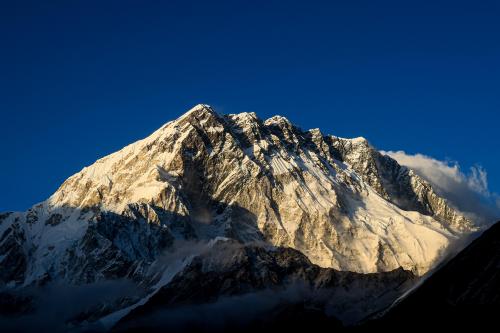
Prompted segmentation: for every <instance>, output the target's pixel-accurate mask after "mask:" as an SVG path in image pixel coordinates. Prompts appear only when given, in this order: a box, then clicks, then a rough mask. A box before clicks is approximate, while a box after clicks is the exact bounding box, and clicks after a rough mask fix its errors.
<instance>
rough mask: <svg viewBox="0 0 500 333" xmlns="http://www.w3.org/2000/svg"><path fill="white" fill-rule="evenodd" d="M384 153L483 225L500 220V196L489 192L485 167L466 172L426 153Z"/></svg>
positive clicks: (457, 165) (456, 164) (473, 168)
mask: <svg viewBox="0 0 500 333" xmlns="http://www.w3.org/2000/svg"><path fill="white" fill-rule="evenodd" d="M382 153H383V154H386V155H389V156H390V157H392V158H394V159H395V160H396V161H398V163H399V164H401V165H404V166H406V167H408V168H410V169H413V170H414V171H415V172H416V173H417V174H418V175H419V176H420V177H422V178H423V179H425V180H427V181H428V182H429V183H431V185H432V186H433V188H434V190H435V191H436V192H437V193H438V194H439V195H441V196H443V197H444V198H446V199H447V200H448V201H449V202H450V203H451V204H452V205H453V206H454V207H455V208H457V209H458V210H460V211H461V212H463V213H468V214H469V216H471V217H472V218H474V219H476V220H479V222H482V221H488V222H493V221H494V220H495V219H498V217H500V196H499V195H498V194H496V193H492V192H490V190H489V189H488V175H487V173H486V170H484V169H483V168H482V167H481V166H474V167H471V168H470V170H469V172H468V173H464V172H463V171H462V170H461V169H460V166H459V164H458V163H457V162H444V161H439V160H436V159H435V158H432V157H429V156H426V155H422V154H415V155H409V154H406V153H405V152H404V151H387V152H382Z"/></svg>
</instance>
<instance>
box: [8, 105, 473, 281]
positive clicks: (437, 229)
mask: <svg viewBox="0 0 500 333" xmlns="http://www.w3.org/2000/svg"><path fill="white" fill-rule="evenodd" d="M472 230H474V225H473V223H472V222H471V221H469V220H467V219H466V218H464V217H463V216H462V215H460V214H459V213H457V212H456V211H454V210H453V209H452V208H451V207H450V206H448V205H447V203H446V201H445V199H443V198H440V197H438V196H437V195H436V194H435V192H434V191H433V190H432V188H431V186H430V185H429V184H428V183H427V182H425V181H423V180H422V179H421V178H419V177H418V176H417V175H415V174H414V173H413V171H411V170H409V169H407V168H404V167H401V166H400V165H398V163H397V162H396V161H394V160H393V159H391V158H390V157H387V156H383V155H381V154H380V153H379V152H377V151H376V150H375V149H374V148H373V147H372V146H370V144H369V143H368V142H367V141H366V140H365V139H363V138H357V139H342V138H338V137H335V136H330V135H323V134H322V133H321V132H320V131H319V130H310V131H303V130H301V129H299V128H297V127H296V126H294V125H292V124H291V123H290V122H289V121H288V120H287V119H285V118H283V117H280V116H275V117H272V118H270V119H267V120H265V121H262V120H260V119H259V118H257V116H256V115H255V114H253V113H242V114H235V115H219V114H217V113H216V112H215V111H214V110H212V109H211V108H210V107H209V106H206V105H198V106H196V107H194V108H193V109H191V110H190V111H189V112H187V113H186V114H185V115H183V116H182V117H180V118H179V119H177V120H175V121H172V122H169V123H167V124H165V125H164V126H162V127H161V128H160V129H158V130H157V131H156V132H154V133H153V134H152V135H151V136H149V137H147V138H145V139H144V140H141V141H138V142H136V143H133V144H131V145H129V146H127V147H125V148H123V149H122V150H120V151H118V152H116V153H114V154H111V155H109V156H107V157H104V158H102V159H100V160H98V161H97V162H95V163H94V164H93V165H91V166H89V167H86V168H84V169H83V170H82V171H80V172H79V173H77V174H75V175H73V176H71V177H70V178H68V179H67V180H66V181H65V182H64V183H63V184H62V185H61V187H60V188H59V189H58V190H57V191H56V192H55V193H54V194H53V195H52V196H51V197H50V198H49V199H47V200H46V201H44V202H42V203H40V204H38V205H35V206H33V207H32V208H31V209H29V210H28V211H27V212H16V213H7V214H2V215H1V216H0V265H1V267H2V270H1V275H0V279H1V281H2V283H4V284H6V285H8V286H19V285H30V284H40V283H42V284H43V283H44V282H46V281H51V280H58V279H62V280H66V281H72V282H77V283H88V282H94V281H99V280H102V279H109V278H121V277H127V278H133V277H141V276H142V274H143V273H142V272H143V271H145V270H146V269H147V267H149V265H151V263H153V262H154V261H155V260H156V259H157V257H158V255H159V254H160V253H162V252H164V251H166V250H171V249H172V248H175V242H177V241H180V240H182V241H186V240H197V241H206V240H209V239H213V238H215V237H218V236H223V237H227V238H231V239H235V240H237V241H239V242H242V243H247V242H255V241H259V242H265V243H268V244H272V245H274V246H280V247H290V248H293V249H296V250H298V251H300V252H302V253H304V254H305V255H306V256H307V258H308V259H309V260H311V261H312V263H314V264H317V265H319V266H321V267H330V268H334V269H337V270H344V271H353V272H360V273H372V272H384V271H391V270H394V269H397V268H399V267H402V268H404V269H406V270H412V271H413V272H415V273H416V274H423V273H425V272H426V271H427V270H428V269H429V268H430V267H432V265H434V264H435V263H436V262H437V261H438V260H439V259H440V256H441V254H442V252H443V251H444V250H445V249H446V248H447V247H448V246H449V245H450V244H451V243H452V242H454V240H456V239H458V238H459V237H460V236H461V235H462V234H464V233H467V232H469V231H472Z"/></svg>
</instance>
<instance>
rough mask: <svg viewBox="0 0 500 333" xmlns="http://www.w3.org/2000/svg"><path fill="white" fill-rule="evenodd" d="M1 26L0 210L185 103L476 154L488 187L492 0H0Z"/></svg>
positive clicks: (495, 114) (498, 33)
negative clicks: (279, 115)
mask: <svg viewBox="0 0 500 333" xmlns="http://www.w3.org/2000/svg"><path fill="white" fill-rule="evenodd" d="M424 2H425V3H424ZM0 36H1V39H0V43H1V44H0V70H1V71H0V112H1V118H0V119H1V131H0V149H1V156H2V159H1V163H0V186H1V190H0V211H3V210H15V209H16V210H21V209H23V210H24V209H26V208H27V207H29V206H31V205H32V204H34V203H36V202H38V201H41V200H43V199H45V198H46V197H48V196H49V195H50V194H51V193H52V192H53V191H55V190H56V189H57V187H58V186H59V185H60V184H61V183H62V181H64V179H66V178H67V177H69V176H70V175H71V174H73V173H75V172H77V171H79V170H80V169H81V168H82V167H84V166H86V165H89V164H91V163H93V162H94V161H95V160H96V159H97V158H99V157H102V156H104V155H107V154H108V153H111V152H113V151H115V150H117V149H119V148H121V147H123V146H125V145H127V144H129V143H131V142H133V141H135V140H137V139H140V138H142V137H145V136H147V135H148V134H149V133H150V132H152V131H154V130H155V129H156V128H158V127H160V126H161V125H162V124H163V123H165V122H167V121H169V120H171V119H173V118H176V117H177V116H179V115H180V114H182V113H183V112H184V111H186V110H187V109H188V108H190V107H191V106H193V105H195V104H197V103H207V104H211V105H212V106H214V107H215V108H216V109H217V110H218V111H219V112H221V113H236V112H242V111H255V112H257V114H258V115H259V116H260V117H261V118H266V117H269V116H271V115H274V114H281V115H284V116H286V117H288V118H289V119H290V120H291V121H293V122H294V123H296V124H297V125H299V126H300V127H302V128H304V129H307V128H313V127H320V128H321V129H322V131H323V132H324V133H330V134H335V135H339V136H344V137H354V136H365V137H367V138H368V139H369V140H370V141H371V142H372V144H374V145H375V146H376V147H378V148H380V149H385V150H400V149H401V150H405V151H407V152H409V153H417V152H419V153H424V154H428V155H431V156H433V157H436V158H438V159H447V158H448V159H452V160H457V161H459V162H460V164H461V165H462V167H463V168H465V169H466V168H468V167H469V166H472V165H474V164H475V163H480V164H481V165H482V166H484V168H485V169H486V170H487V171H488V172H489V179H490V187H491V189H492V190H494V191H500V157H499V156H498V147H499V139H498V134H497V133H498V124H499V120H500V76H499V75H500V4H499V2H498V1H469V2H462V1H449V2H443V1H393V2H387V1H347V0H346V1H328V2H314V3H312V1H303V2H297V3H294V2H293V1H281V2H273V1H262V2H259V1H241V2H240V1H228V2H216V1H215V2H214V1H203V2H188V1H179V2H178V3H176V2H174V1H162V2H160V1H34V2H32V3H30V2H24V1H11V3H8V2H7V1H2V2H1V5H0Z"/></svg>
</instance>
